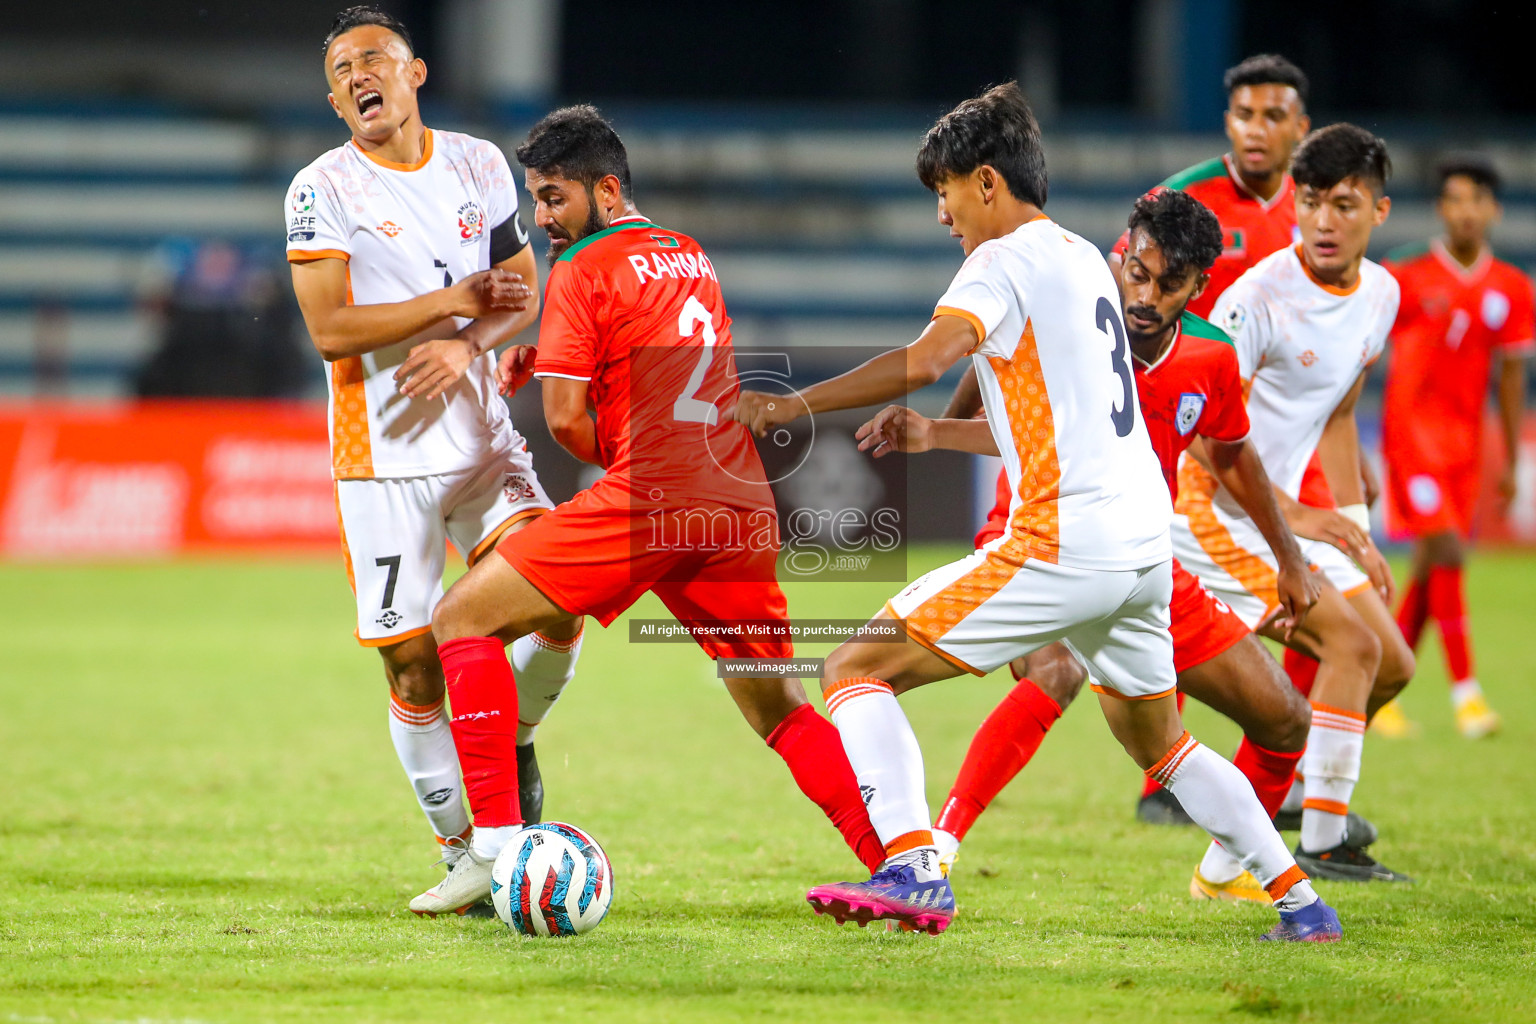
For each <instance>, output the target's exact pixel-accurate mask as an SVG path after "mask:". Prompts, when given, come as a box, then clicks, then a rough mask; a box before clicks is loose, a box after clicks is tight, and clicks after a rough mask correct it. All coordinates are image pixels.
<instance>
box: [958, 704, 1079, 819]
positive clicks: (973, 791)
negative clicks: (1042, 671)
mask: <svg viewBox="0 0 1536 1024" xmlns="http://www.w3.org/2000/svg"><path fill="white" fill-rule="evenodd" d="M1060 717H1061V708H1060V707H1059V706H1058V705H1057V703H1056V702H1055V701H1054V700H1052V699H1051V698H1050V697H1048V696H1046V693H1045V691H1044V690H1042V689H1040V687H1038V686H1036V685H1035V684H1034V683H1032V682H1030V681H1029V680H1028V679H1021V680H1019V684H1018V685H1017V686H1015V687H1014V688H1013V689H1012V690H1010V691H1009V693H1008V696H1006V697H1004V698H1003V701H1002V703H1001V704H999V705H998V706H997V707H995V708H993V709H992V713H991V714H990V715H988V716H987V720H986V721H985V722H982V723H981V728H980V729H977V730H976V736H975V737H974V738H973V739H972V740H971V746H970V749H969V750H967V751H966V752H965V761H964V763H963V764H961V765H960V774H959V775H957V776H955V784H954V786H953V788H951V789H950V791H949V799H948V800H945V801H944V808H943V810H941V811H940V812H939V820H938V822H937V824H936V826H935V827H937V828H941V829H943V830H944V831H946V832H948V833H949V834H950V835H952V836H954V837H955V838H956V839H964V838H965V834H966V833H967V832H969V831H970V830H971V825H973V824H974V823H975V821H976V817H977V815H979V814H981V812H982V811H984V810H986V809H987V805H988V804H990V803H991V802H992V799H993V798H994V797H995V796H997V794H998V793H999V792H1001V791H1002V788H1003V787H1004V786H1006V785H1008V783H1009V782H1011V781H1012V780H1013V777H1014V776H1015V775H1017V774H1019V772H1020V771H1022V770H1023V768H1024V766H1025V765H1026V764H1028V763H1029V759H1030V758H1032V757H1034V756H1035V751H1036V750H1039V749H1040V741H1041V740H1043V739H1045V734H1046V733H1047V732H1049V731H1050V729H1051V726H1052V725H1054V724H1055V723H1056V719H1058V718H1060Z"/></svg>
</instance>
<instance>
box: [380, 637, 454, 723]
mask: <svg viewBox="0 0 1536 1024" xmlns="http://www.w3.org/2000/svg"><path fill="white" fill-rule="evenodd" d="M379 653H380V654H382V655H383V657H384V675H385V678H387V679H388V680H389V688H390V690H391V691H392V692H393V693H394V695H395V696H396V697H398V698H400V700H402V701H404V702H405V703H407V704H413V705H416V706H418V707H424V706H427V705H431V704H436V703H437V702H438V701H440V700H442V699H443V667H442V664H441V663H440V662H439V661H438V660H437V649H436V645H435V644H434V643H433V642H432V637H431V636H429V635H426V634H423V635H422V636H419V637H412V638H411V639H410V640H407V641H405V642H404V643H401V644H396V645H394V646H393V647H388V648H384V649H382V650H381V651H380V652H379Z"/></svg>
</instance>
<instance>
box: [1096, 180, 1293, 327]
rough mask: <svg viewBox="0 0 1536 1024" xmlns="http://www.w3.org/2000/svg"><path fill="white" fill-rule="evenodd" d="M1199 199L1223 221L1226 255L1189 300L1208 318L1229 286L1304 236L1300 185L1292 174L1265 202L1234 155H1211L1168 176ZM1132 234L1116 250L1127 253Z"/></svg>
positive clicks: (1168, 184)
mask: <svg viewBox="0 0 1536 1024" xmlns="http://www.w3.org/2000/svg"><path fill="white" fill-rule="evenodd" d="M1160 187H1162V188H1176V189H1179V190H1180V191H1182V192H1187V193H1189V194H1190V195H1192V196H1194V197H1195V198H1196V199H1198V200H1200V202H1201V203H1202V204H1204V205H1205V207H1206V208H1207V209H1209V210H1210V211H1211V212H1212V213H1214V214H1215V215H1216V220H1217V222H1218V223H1219V224H1220V225H1221V241H1222V251H1221V255H1220V256H1218V257H1217V258H1216V263H1215V265H1214V266H1212V267H1211V283H1210V284H1208V285H1206V286H1205V291H1204V292H1203V293H1201V295H1200V297H1199V298H1197V299H1195V300H1194V301H1193V302H1191V303H1190V304H1189V311H1190V312H1191V313H1194V314H1195V315H1196V316H1201V317H1204V316H1209V315H1210V313H1211V309H1212V308H1213V307H1214V306H1215V305H1216V300H1217V299H1219V298H1221V293H1222V292H1224V291H1226V290H1227V286H1228V285H1230V284H1231V283H1232V282H1233V281H1236V280H1237V279H1238V278H1240V277H1242V276H1243V273H1244V272H1245V271H1246V270H1247V269H1248V268H1249V267H1251V266H1253V265H1254V264H1255V263H1257V262H1259V260H1261V259H1263V258H1264V257H1265V256H1268V255H1269V254H1270V253H1272V252H1277V251H1279V250H1281V249H1284V248H1285V247H1286V246H1288V245H1293V244H1295V243H1296V242H1298V241H1300V240H1301V236H1300V234H1299V233H1298V232H1297V228H1296V183H1295V182H1293V181H1292V180H1291V176H1290V175H1289V174H1287V175H1286V176H1285V181H1284V182H1283V183H1282V184H1281V186H1280V191H1278V192H1276V193H1275V195H1274V198H1272V199H1269V200H1267V201H1266V200H1263V199H1260V198H1259V197H1258V195H1257V194H1256V193H1254V192H1253V190H1252V189H1250V188H1249V187H1248V186H1247V185H1245V184H1243V180H1242V178H1240V177H1239V176H1238V174H1237V171H1236V170H1235V169H1234V168H1233V166H1232V157H1231V155H1230V154H1228V155H1224V156H1218V157H1212V158H1211V159H1209V160H1206V161H1205V162H1204V163H1198V164H1195V166H1193V167H1190V168H1187V169H1185V170H1182V171H1180V172H1179V173H1178V174H1175V175H1173V176H1172V177H1170V178H1168V179H1167V180H1165V181H1164V182H1163V183H1162V185H1161V186H1160ZM1128 243H1129V238H1128V237H1126V236H1124V235H1122V236H1121V238H1120V241H1119V242H1118V243H1117V244H1116V245H1115V252H1118V253H1120V254H1122V255H1124V253H1125V250H1126V246H1127V244H1128Z"/></svg>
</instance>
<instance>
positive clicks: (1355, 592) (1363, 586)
mask: <svg viewBox="0 0 1536 1024" xmlns="http://www.w3.org/2000/svg"><path fill="white" fill-rule="evenodd" d="M1371 587H1372V584H1371V581H1370V580H1366V581H1365V582H1364V583H1359V584H1356V585H1355V586H1353V587H1350V588H1349V589H1348V590H1346V591H1344V597H1345V599H1346V600H1348V599H1350V598H1355V597H1359V596H1360V595H1361V594H1363V593H1365V592H1366V591H1367V590H1370V589H1371Z"/></svg>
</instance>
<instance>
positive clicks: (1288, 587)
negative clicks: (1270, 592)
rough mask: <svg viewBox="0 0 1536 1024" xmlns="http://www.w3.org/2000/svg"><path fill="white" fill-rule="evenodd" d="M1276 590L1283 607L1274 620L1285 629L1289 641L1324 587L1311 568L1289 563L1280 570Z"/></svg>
mask: <svg viewBox="0 0 1536 1024" xmlns="http://www.w3.org/2000/svg"><path fill="white" fill-rule="evenodd" d="M1275 590H1276V591H1277V592H1278V594H1279V598H1280V608H1281V614H1280V615H1279V616H1278V617H1277V618H1276V619H1275V620H1274V621H1275V625H1277V626H1279V627H1280V628H1281V629H1283V630H1284V631H1285V639H1286V640H1287V641H1289V640H1290V639H1291V634H1292V633H1294V632H1295V631H1296V627H1297V626H1300V625H1301V623H1302V620H1303V619H1305V618H1306V617H1307V612H1309V611H1311V610H1312V606H1313V605H1315V604H1317V599H1318V597H1319V596H1320V595H1321V594H1322V589H1321V588H1320V587H1319V586H1318V584H1317V580H1316V579H1315V578H1313V576H1312V570H1311V569H1310V568H1308V567H1307V566H1305V565H1287V566H1284V567H1282V568H1281V570H1280V573H1279V579H1278V580H1277V582H1276V584H1275Z"/></svg>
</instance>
